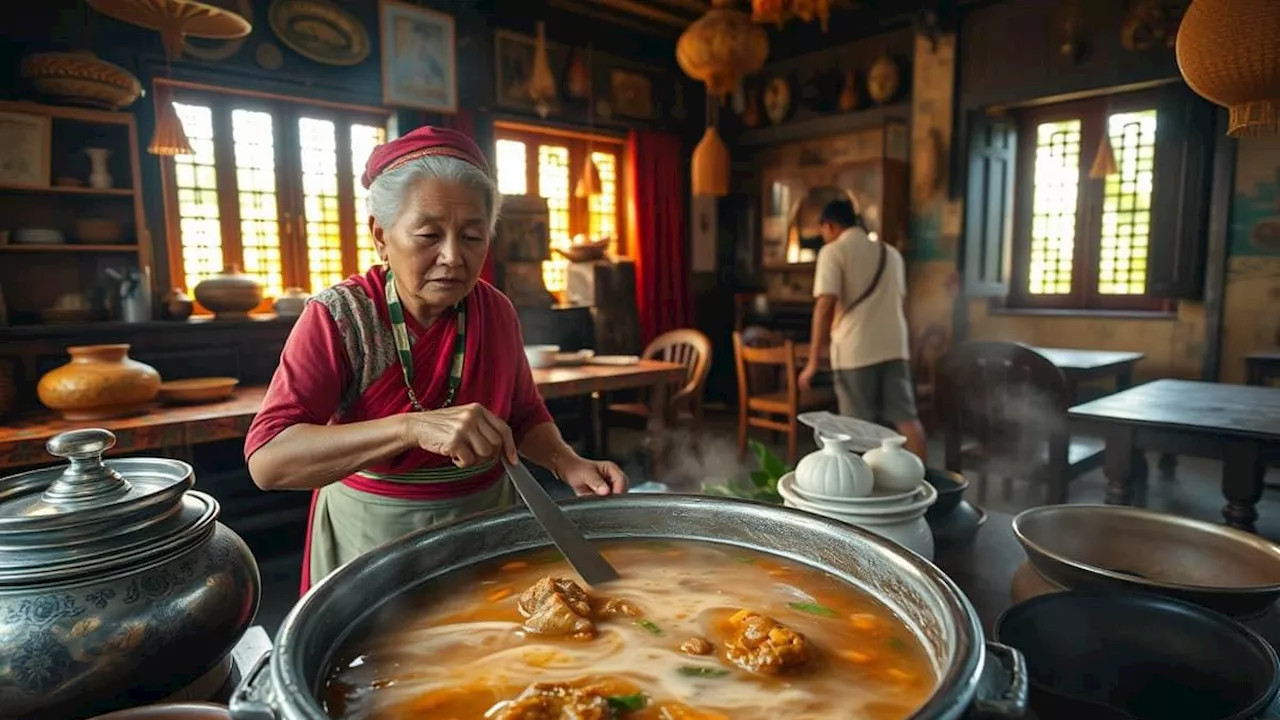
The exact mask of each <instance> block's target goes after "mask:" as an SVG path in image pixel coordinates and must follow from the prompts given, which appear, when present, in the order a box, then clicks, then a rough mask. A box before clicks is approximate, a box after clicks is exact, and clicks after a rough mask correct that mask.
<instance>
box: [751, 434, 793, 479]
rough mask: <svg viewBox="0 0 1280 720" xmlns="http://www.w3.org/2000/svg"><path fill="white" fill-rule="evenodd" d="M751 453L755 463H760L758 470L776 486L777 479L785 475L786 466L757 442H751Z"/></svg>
mask: <svg viewBox="0 0 1280 720" xmlns="http://www.w3.org/2000/svg"><path fill="white" fill-rule="evenodd" d="M751 451H752V452H753V453H755V456H756V461H757V462H759V463H760V469H761V470H763V471H764V472H765V473H766V474H767V475H768V476H769V477H770V478H771V479H772V480H773V481H774V483H775V484H776V483H777V481H778V479H779V478H781V477H782V476H783V475H786V474H787V466H786V464H785V463H783V462H782V460H781V459H780V458H779V457H778V456H777V455H774V454H773V453H772V452H770V451H769V448H767V447H765V446H764V444H763V443H761V442H760V441H759V440H754V441H752V445H751Z"/></svg>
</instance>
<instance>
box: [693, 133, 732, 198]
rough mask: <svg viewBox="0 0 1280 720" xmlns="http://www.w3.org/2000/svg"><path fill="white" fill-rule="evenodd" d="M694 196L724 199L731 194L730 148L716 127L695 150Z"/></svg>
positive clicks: (705, 135)
mask: <svg viewBox="0 0 1280 720" xmlns="http://www.w3.org/2000/svg"><path fill="white" fill-rule="evenodd" d="M692 185H693V194H694V195H696V196H700V197H724V196H725V195H728V194H729V148H727V147H725V145H724V141H723V140H721V139H720V133H718V132H716V129H715V128H714V127H708V128H707V132H706V134H704V135H703V136H702V140H701V141H700V142H699V143H698V147H696V148H694V149H693V167H692Z"/></svg>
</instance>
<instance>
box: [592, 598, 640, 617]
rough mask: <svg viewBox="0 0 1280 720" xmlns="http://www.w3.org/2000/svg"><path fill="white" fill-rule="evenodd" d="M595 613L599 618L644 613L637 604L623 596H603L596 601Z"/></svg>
mask: <svg viewBox="0 0 1280 720" xmlns="http://www.w3.org/2000/svg"><path fill="white" fill-rule="evenodd" d="M595 614H596V617H598V618H611V617H617V616H619V615H622V616H625V617H640V616H641V615H642V614H643V613H641V612H640V608H638V607H636V604H635V603H633V602H631V601H630V600H623V599H622V598H602V599H598V600H597V601H596V603H595Z"/></svg>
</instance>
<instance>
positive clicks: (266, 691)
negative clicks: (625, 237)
mask: <svg viewBox="0 0 1280 720" xmlns="http://www.w3.org/2000/svg"><path fill="white" fill-rule="evenodd" d="M562 507H563V508H564V510H565V511H566V512H567V513H568V514H569V516H570V517H572V518H573V520H574V522H575V523H577V525H578V526H579V527H580V528H582V530H583V531H584V532H585V533H586V534H587V535H588V536H589V537H591V538H595V539H607V538H628V539H641V538H652V539H686V540H703V541H709V542H715V543H722V544H728V545H736V546H739V547H744V548H750V549H755V550H763V551H765V552H769V553H772V554H774V555H778V556H781V557H785V558H788V559H791V560H794V561H796V562H801V563H805V564H807V565H810V566H812V567H817V568H821V569H823V570H826V571H827V572H829V573H831V574H833V575H835V576H837V577H839V578H841V579H843V580H845V581H847V582H849V583H850V584H853V585H856V586H857V587H859V588H861V589H862V590H864V591H866V592H869V593H871V594H872V595H874V596H876V597H878V598H879V599H880V600H882V601H883V602H885V603H886V604H887V605H888V606H889V607H890V608H892V609H893V610H895V611H896V612H897V613H898V615H899V616H900V617H901V618H903V619H904V620H905V621H906V622H907V623H908V624H909V625H910V626H911V627H912V629H913V630H914V631H915V632H916V633H917V635H918V636H919V637H920V638H921V640H922V641H923V642H924V645H925V647H926V648H927V649H928V650H929V652H930V654H931V656H932V659H933V662H934V665H935V667H936V668H937V670H938V672H939V675H940V677H941V681H940V683H939V686H938V689H937V691H936V692H935V693H934V695H933V697H932V698H931V699H930V700H929V701H928V703H927V704H926V705H925V706H924V707H922V708H921V709H920V711H919V712H918V713H917V714H916V715H915V716H914V717H915V718H921V719H923V718H930V719H932V718H938V719H947V720H951V719H954V718H960V717H963V716H965V714H966V712H968V711H970V710H973V711H976V712H975V714H974V715H973V716H977V717H999V718H1016V717H1020V716H1021V714H1022V711H1023V710H1024V709H1025V704H1026V673H1025V669H1024V667H1023V665H1022V659H1021V656H1020V655H1018V654H1017V652H1016V651H1013V650H1011V649H1009V648H1006V647H1004V646H998V645H994V644H987V645H984V644H983V639H982V629H981V626H980V625H979V622H978V618H977V615H976V614H975V612H974V610H973V607H972V606H971V605H970V604H969V601H968V600H967V599H966V598H965V597H964V595H963V594H962V593H961V592H960V590H959V589H958V588H957V587H956V586H955V584H954V583H952V582H951V580H950V579H948V578H947V577H946V576H945V575H943V574H942V572H941V571H939V570H938V569H937V568H936V567H934V566H933V565H931V564H930V563H929V562H927V561H926V560H924V559H922V558H920V557H919V556H918V555H915V554H913V553H911V552H909V551H906V550H903V549H901V548H900V547H898V546H897V545H896V544H894V543H892V542H889V541H887V540H883V539H881V538H879V537H878V536H876V535H874V534H872V533H869V532H866V531H863V530H859V529H857V528H853V527H850V526H848V525H845V524H843V523H840V522H836V521H834V520H827V519H825V518H820V517H816V516H813V515H810V514H808V513H803V512H800V511H797V510H790V509H787V508H782V507H777V506H774V505H763V504H759V503H752V502H745V501H740V500H732V499H728V498H719V497H707V496H687V495H629V496H624V497H618V498H610V499H607V500H596V499H592V500H570V501H566V502H564V503H563V504H562ZM547 545H548V542H547V537H546V534H545V533H544V532H543V530H542V529H541V527H539V525H538V523H537V521H536V520H534V519H533V516H531V515H530V514H529V513H528V511H527V510H524V509H513V510H506V511H498V512H493V513H486V514H483V515H478V516H475V517H472V518H467V519H462V520H458V521H455V522H452V523H448V524H446V525H441V526H439V527H436V528H432V529H429V530H424V531H419V532H416V533H412V534H410V535H407V536H405V537H404V538H401V539H400V540H397V541H394V542H392V543H389V544H387V545H385V546H383V547H382V548H379V549H378V550H375V551H373V552H370V553H368V554H366V555H364V556H362V557H359V558H357V559H356V560H354V561H352V562H351V563H349V564H347V565H345V566H343V567H342V568H341V569H339V570H338V571H337V572H335V573H334V574H332V575H330V576H329V577H328V578H326V579H325V580H324V581H322V582H321V583H319V584H318V585H317V586H316V587H314V588H312V590H311V591H310V592H308V593H307V594H306V596H304V597H303V598H302V600H300V601H299V602H298V604H297V605H296V606H294V608H293V610H292V611H291V612H290V613H289V615H288V617H286V618H285V620H284V624H283V625H282V626H281V628H280V632H279V634H278V635H277V636H276V642H275V648H274V650H273V652H272V653H271V654H270V655H269V656H268V657H267V658H265V659H264V660H263V661H262V662H260V663H259V665H258V666H257V667H256V668H254V669H253V670H252V671H250V673H249V674H248V675H247V676H246V678H245V680H244V682H243V683H242V684H241V686H240V687H239V688H237V690H236V692H235V695H234V696H233V697H232V701H231V712H232V717H233V718H235V719H236V720H327V717H328V716H327V715H326V714H325V713H324V711H323V710H322V708H321V705H320V703H319V701H318V700H317V699H316V692H317V690H318V689H319V687H320V686H321V683H322V681H323V679H324V678H325V675H326V673H327V670H328V667H327V665H326V663H328V661H329V658H330V657H331V656H332V655H333V653H334V651H335V650H336V649H337V647H338V645H339V644H340V643H341V642H342V641H343V640H344V639H345V637H346V634H347V632H348V629H349V628H351V627H353V626H356V624H357V623H358V622H359V621H360V620H361V619H362V618H364V617H365V616H366V615H367V614H369V613H371V612H378V610H379V608H380V607H382V606H383V605H384V604H385V603H387V602H388V601H393V600H394V599H395V598H396V597H397V596H399V595H401V594H402V593H405V592H406V591H409V590H410V589H412V588H414V587H416V586H418V585H420V584H421V583H423V582H429V581H431V580H432V579H433V578H438V577H440V576H441V575H444V574H446V573H449V572H452V571H455V570H458V569H461V568H465V567H468V566H472V565H476V564H478V563H484V562H487V561H489V560H492V559H494V558H497V557H500V556H503V555H507V554H509V553H518V552H527V551H532V550H534V549H536V548H540V547H546V546H547ZM442 662H443V660H442Z"/></svg>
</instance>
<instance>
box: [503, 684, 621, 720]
mask: <svg viewBox="0 0 1280 720" xmlns="http://www.w3.org/2000/svg"><path fill="white" fill-rule="evenodd" d="M613 717H614V715H613V708H611V707H610V706H609V698H608V697H607V696H606V694H605V691H604V688H600V687H594V686H587V687H573V686H572V685H569V684H568V683H534V684H533V685H530V686H529V687H528V688H526V689H525V691H524V692H523V693H520V696H519V697H517V698H516V699H515V700H510V701H507V702H502V703H499V704H498V705H496V706H494V707H493V708H492V709H490V710H489V712H488V713H486V714H485V718H487V719H488V720H613Z"/></svg>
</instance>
